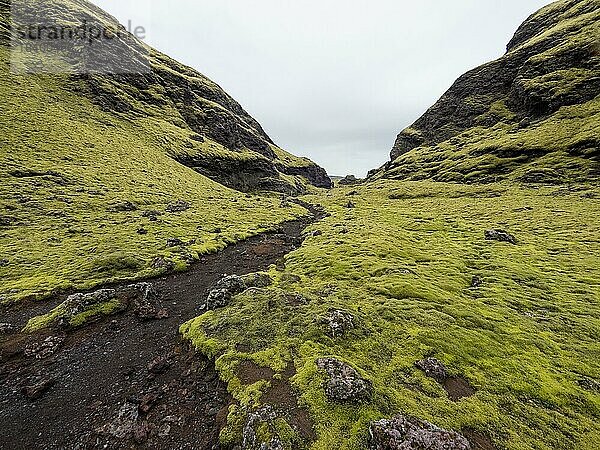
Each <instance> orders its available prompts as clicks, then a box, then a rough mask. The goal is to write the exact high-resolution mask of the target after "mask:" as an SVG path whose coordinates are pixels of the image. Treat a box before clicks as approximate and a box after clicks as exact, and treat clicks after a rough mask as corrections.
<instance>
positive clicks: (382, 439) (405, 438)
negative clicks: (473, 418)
mask: <svg viewBox="0 0 600 450" xmlns="http://www.w3.org/2000/svg"><path fill="white" fill-rule="evenodd" d="M369 431H370V435H371V450H470V449H471V445H470V444H469V441H468V440H467V439H466V438H465V437H464V436H462V435H460V434H458V433H456V432H454V431H446V430H443V429H441V428H439V427H436V426H435V425H433V424H431V423H429V422H425V421H421V420H418V419H411V418H408V417H405V416H397V417H395V418H393V419H391V420H378V421H376V422H373V423H372V424H371V428H370V430H369Z"/></svg>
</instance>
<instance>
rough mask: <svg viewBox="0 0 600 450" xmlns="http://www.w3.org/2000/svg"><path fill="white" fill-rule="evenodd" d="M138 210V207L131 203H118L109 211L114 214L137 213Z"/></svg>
mask: <svg viewBox="0 0 600 450" xmlns="http://www.w3.org/2000/svg"><path fill="white" fill-rule="evenodd" d="M137 209H138V207H137V205H136V204H135V203H132V202H130V201H123V202H118V203H115V204H114V205H111V206H110V207H109V208H108V210H109V211H112V212H130V211H137Z"/></svg>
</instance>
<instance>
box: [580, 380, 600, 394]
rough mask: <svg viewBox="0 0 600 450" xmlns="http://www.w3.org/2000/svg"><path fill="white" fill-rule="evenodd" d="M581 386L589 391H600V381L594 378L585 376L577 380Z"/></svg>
mask: <svg viewBox="0 0 600 450" xmlns="http://www.w3.org/2000/svg"><path fill="white" fill-rule="evenodd" d="M577 383H578V384H579V386H581V387H582V388H583V389H586V390H588V391H595V392H600V382H598V381H596V380H594V379H593V378H589V377H583V378H581V379H579V380H578V381H577Z"/></svg>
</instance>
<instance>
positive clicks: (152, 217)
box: [142, 211, 162, 222]
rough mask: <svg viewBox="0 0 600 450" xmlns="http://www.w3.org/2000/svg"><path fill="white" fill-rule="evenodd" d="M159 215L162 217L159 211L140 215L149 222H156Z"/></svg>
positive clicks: (145, 212)
mask: <svg viewBox="0 0 600 450" xmlns="http://www.w3.org/2000/svg"><path fill="white" fill-rule="evenodd" d="M160 215H162V213H161V212H160V211H144V212H143V213H142V217H146V218H147V219H148V220H149V221H150V222H156V221H157V220H158V216H160Z"/></svg>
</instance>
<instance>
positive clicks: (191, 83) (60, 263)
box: [0, 0, 330, 302]
mask: <svg viewBox="0 0 600 450" xmlns="http://www.w3.org/2000/svg"><path fill="white" fill-rule="evenodd" d="M35 4H36V5H38V6H39V9H40V10H43V13H44V14H49V15H50V16H52V14H54V15H56V16H57V17H58V18H59V19H60V20H66V21H68V20H70V19H72V17H71V15H72V14H75V13H74V12H73V11H74V10H75V9H77V8H80V9H82V10H83V11H84V15H85V16H86V17H87V16H89V17H90V18H94V20H103V21H109V20H112V19H110V17H108V16H107V15H106V14H104V13H103V12H102V11H100V10H98V9H96V8H93V7H91V6H90V4H89V3H87V2H84V1H75V0H73V1H57V0H54V1H49V2H43V3H38V2H35ZM0 7H1V8H2V9H1V11H0V12H1V15H0V17H1V22H0V25H1V30H2V36H1V41H0V101H1V103H2V114H1V115H0V129H1V130H2V133H0V146H1V150H0V280H1V281H0V302H3V301H11V300H16V299H22V298H27V297H35V298H38V297H40V296H46V295H48V294H50V293H51V292H53V291H55V290H56V289H59V288H61V289H67V288H73V287H76V288H84V287H90V286H93V285H95V284H98V283H101V282H106V281H111V280H114V279H123V278H139V277H145V276H149V275H153V274H157V273H161V272H164V271H165V270H171V269H181V268H184V267H185V266H186V265H188V264H189V263H190V262H191V261H193V260H194V259H197V258H199V256H200V255H202V254H204V253H207V252H211V251H215V250H217V249H221V248H223V247H224V246H225V245H227V244H228V243H232V242H235V241H237V240H240V239H244V238H246V237H248V236H251V235H254V234H257V233H259V232H261V231H264V230H266V229H271V228H273V227H275V226H276V224H278V223H280V222H282V221H284V220H288V219H291V218H294V217H297V216H298V215H300V214H305V213H306V211H304V210H303V209H302V208H299V207H296V206H293V205H288V204H283V205H282V204H281V202H280V199H279V196H278V195H271V194H265V195H260V196H259V195H250V194H245V193H241V192H239V191H237V190H248V191H258V190H260V191H264V190H274V191H280V192H287V193H297V192H302V191H304V190H306V189H307V186H308V184H309V183H308V181H311V182H313V183H314V184H317V185H321V186H329V183H330V182H329V179H328V178H327V176H326V174H325V172H324V170H323V169H321V168H319V167H318V166H316V165H315V164H313V163H312V162H311V161H309V160H306V159H302V158H297V157H295V156H293V155H290V154H288V153H286V152H285V151H283V150H281V149H280V148H278V147H277V146H276V145H274V144H273V143H272V142H271V141H270V139H269V138H268V136H267V135H266V134H265V133H264V132H263V130H262V129H261V127H260V125H258V123H257V122H256V121H255V120H254V119H252V118H251V117H250V116H249V115H248V114H247V113H246V112H245V111H244V110H243V109H242V108H241V107H240V106H239V104H237V103H236V102H235V101H234V100H233V99H231V97H229V96H228V95H227V94H226V93H225V92H223V91H222V90H221V89H220V88H219V87H218V86H217V85H216V84H214V83H213V82H211V81H210V80H208V79H206V78H205V77H203V76H202V75H200V74H199V73H197V72H195V71H194V70H192V69H189V68H186V67H184V66H182V65H180V64H178V63H177V62H175V61H173V60H171V59H169V58H168V57H166V56H164V55H161V54H159V53H157V52H155V51H153V50H152V49H147V48H145V47H143V44H141V43H139V42H134V44H132V45H133V46H134V47H135V48H136V52H139V53H141V52H142V50H143V49H144V48H145V50H144V51H147V52H148V55H149V57H150V59H149V61H150V62H151V68H152V70H151V71H150V72H148V73H146V74H141V75H127V74H122V75H102V74H96V75H79V74H71V75H67V74H27V75H17V74H14V73H12V72H11V70H10V64H11V63H13V64H14V63H15V54H14V53H13V54H12V55H11V52H10V51H9V46H8V44H9V43H8V41H7V39H8V35H7V31H8V28H7V27H8V23H9V22H8V17H9V13H8V3H7V2H5V1H2V2H0ZM49 9H52V11H49ZM78 14H79V15H78V16H77V17H81V11H80V12H79V13H78ZM90 20H91V19H90ZM142 47H143V48H142ZM140 49H141V50H140ZM11 56H12V58H11ZM59 57H61V56H60V55H59V56H58V57H57V59H56V60H53V59H52V58H51V57H48V58H46V55H44V59H41V61H42V62H43V63H44V64H50V65H51V64H57V63H61V61H59ZM62 62H63V63H64V61H62ZM17 63H18V61H17ZM47 69H48V70H51V69H52V67H47ZM207 177H208V178H207ZM211 179H212V180H211ZM231 188H233V189H237V190H233V189H231Z"/></svg>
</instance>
